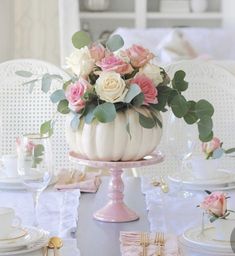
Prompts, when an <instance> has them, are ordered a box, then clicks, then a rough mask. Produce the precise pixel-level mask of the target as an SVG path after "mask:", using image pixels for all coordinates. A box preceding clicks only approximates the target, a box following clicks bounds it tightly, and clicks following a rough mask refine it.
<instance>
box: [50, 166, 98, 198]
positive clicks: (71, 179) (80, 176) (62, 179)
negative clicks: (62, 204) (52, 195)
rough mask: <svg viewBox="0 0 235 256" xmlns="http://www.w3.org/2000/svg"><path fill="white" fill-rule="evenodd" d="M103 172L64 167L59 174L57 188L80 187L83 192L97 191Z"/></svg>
mask: <svg viewBox="0 0 235 256" xmlns="http://www.w3.org/2000/svg"><path fill="white" fill-rule="evenodd" d="M100 174H101V172H100V171H99V172H86V173H84V172H81V171H79V170H72V171H69V170H68V169H62V170H61V171H60V173H59V174H58V181H57V183H56V184H55V188H56V189H80V191H81V192H89V193H95V192H96V191H97V190H98V188H99V186H100V184H101V179H100Z"/></svg>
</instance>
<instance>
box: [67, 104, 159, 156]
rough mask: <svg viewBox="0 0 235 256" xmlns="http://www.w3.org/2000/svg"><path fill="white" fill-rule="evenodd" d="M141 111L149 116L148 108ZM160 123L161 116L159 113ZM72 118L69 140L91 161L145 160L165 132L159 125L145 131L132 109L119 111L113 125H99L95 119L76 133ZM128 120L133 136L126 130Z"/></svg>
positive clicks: (70, 145) (73, 149) (82, 125)
mask: <svg viewBox="0 0 235 256" xmlns="http://www.w3.org/2000/svg"><path fill="white" fill-rule="evenodd" d="M138 111H139V112H140V113H142V114H144V115H145V116H150V112H149V110H148V109H146V108H140V109H138ZM156 114H157V116H158V118H159V120H161V122H162V117H161V115H160V113H159V112H156ZM71 119H72V115H69V117H68V119H67V122H66V139H67V142H68V144H69V147H70V149H71V150H72V151H74V152H76V153H78V154H79V155H81V156H83V157H86V158H88V159H92V160H102V161H119V160H120V161H131V160H132V161H133V160H139V159H142V158H143V157H144V156H146V155H148V154H150V153H151V152H152V151H153V150H154V149H155V148H156V146H157V145H158V144H159V142H160V139H161V136H162V129H161V128H160V127H159V126H157V127H154V128H152V129H146V128H143V127H142V126H141V125H140V123H139V115H138V113H137V112H136V111H135V110H133V109H129V110H127V111H124V112H117V116H116V118H115V120H114V121H113V122H110V123H100V122H98V121H97V120H93V122H92V123H91V124H86V123H85V122H84V120H81V123H80V126H79V128H78V130H77V131H74V130H73V129H72V128H71V127H70V122H71ZM128 121H129V127H130V134H131V137H130V135H129V134H128V132H127V130H126V125H127V123H128Z"/></svg>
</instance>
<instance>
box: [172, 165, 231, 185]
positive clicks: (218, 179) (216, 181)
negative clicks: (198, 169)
mask: <svg viewBox="0 0 235 256" xmlns="http://www.w3.org/2000/svg"><path fill="white" fill-rule="evenodd" d="M168 178H169V180H170V181H172V182H174V183H179V182H181V179H182V182H183V184H184V185H185V188H187V187H188V189H192V190H203V189H211V190H213V189H216V190H218V189H219V190H229V189H234V188H235V172H233V171H230V170H225V169H218V170H215V175H214V177H213V178H212V179H197V178H196V177H194V176H193V174H192V172H191V170H184V171H183V172H182V174H179V173H173V174H170V175H169V176H168Z"/></svg>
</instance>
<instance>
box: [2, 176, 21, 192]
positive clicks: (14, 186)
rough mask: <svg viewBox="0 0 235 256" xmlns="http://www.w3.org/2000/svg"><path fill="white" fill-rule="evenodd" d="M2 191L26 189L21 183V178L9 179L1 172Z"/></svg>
mask: <svg viewBox="0 0 235 256" xmlns="http://www.w3.org/2000/svg"><path fill="white" fill-rule="evenodd" d="M0 189H11V190H19V189H25V187H24V185H23V184H22V182H21V179H20V176H17V177H7V176H6V175H5V174H4V173H2V172H0Z"/></svg>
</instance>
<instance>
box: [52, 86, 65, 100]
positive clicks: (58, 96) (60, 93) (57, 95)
mask: <svg viewBox="0 0 235 256" xmlns="http://www.w3.org/2000/svg"><path fill="white" fill-rule="evenodd" d="M50 99H51V101H52V102H53V103H57V102H59V101H61V100H64V99H66V97H65V94H64V90H62V89H60V90H56V91H54V92H53V93H52V94H51V96H50Z"/></svg>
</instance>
